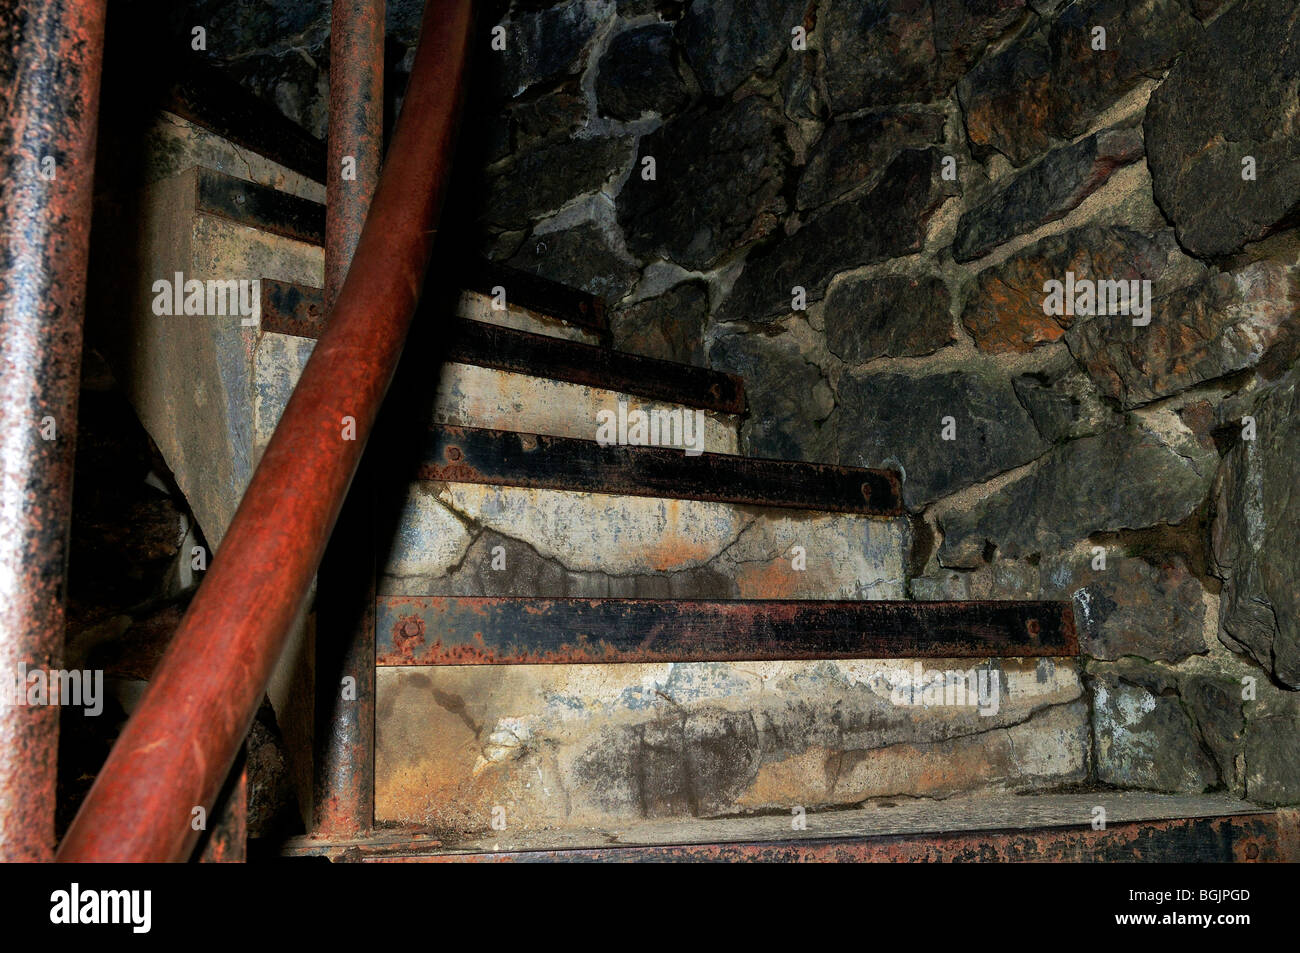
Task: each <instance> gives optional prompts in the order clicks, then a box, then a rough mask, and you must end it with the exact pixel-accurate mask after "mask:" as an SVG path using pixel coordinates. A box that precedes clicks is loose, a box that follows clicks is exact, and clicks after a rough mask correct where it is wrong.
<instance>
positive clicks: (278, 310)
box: [261, 278, 745, 414]
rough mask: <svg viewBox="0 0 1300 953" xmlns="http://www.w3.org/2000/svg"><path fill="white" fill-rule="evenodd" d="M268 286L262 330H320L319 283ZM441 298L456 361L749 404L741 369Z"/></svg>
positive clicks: (431, 316)
mask: <svg viewBox="0 0 1300 953" xmlns="http://www.w3.org/2000/svg"><path fill="white" fill-rule="evenodd" d="M261 288H262V329H263V330H266V331H278V332H279V333H281V334H293V335H297V336H298V337H307V338H314V337H319V336H320V333H321V331H322V330H324V320H323V319H324V314H325V297H324V293H323V292H322V291H321V290H320V289H318V288H309V287H307V286H306V285H297V284H293V283H292V282H289V281H279V280H277V279H274V278H263V279H262V280H261ZM435 306H436V305H433V304H430V303H429V302H422V303H421V307H420V311H419V314H420V316H421V317H424V318H426V319H427V320H430V321H438V322H440V323H442V324H446V325H448V330H449V332H450V333H449V335H448V341H447V350H446V352H445V354H444V355H443V357H444V359H445V360H446V361H447V362H449V363H455V364H473V365H475V366H477V367H490V368H494V369H496V370H499V371H510V372H512V373H515V374H528V375H530V376H532V377H544V378H547V379H548V380H556V381H568V382H569V383H572V384H585V385H586V386H588V387H598V388H601V389H604V390H611V391H617V392H619V393H623V394H633V395H636V396H638V397H646V398H649V399H651V400H660V401H664V402H665V403H669V404H679V405H681V406H683V407H699V408H701V409H703V410H713V411H717V412H718V413H724V414H743V413H744V412H745V384H744V381H742V380H741V379H740V378H739V377H737V376H736V375H734V374H726V373H723V372H722V371H715V370H711V369H709V368H707V367H695V366H694V365H691V364H679V363H676V362H675V361H661V360H659V359H657V358H653V357H642V356H641V355H640V354H629V353H626V352H624V351H612V350H610V349H609V348H604V347H596V346H594V345H591V344H583V343H581V342H579V341H568V340H565V339H564V338H557V337H551V336H549V335H545V334H533V333H532V332H530V331H520V330H517V329H515V328H507V327H501V326H500V325H495V324H487V323H485V322H483V321H468V320H461V319H457V320H455V321H454V322H448V321H446V315H438V314H435V313H431V311H430V310H428V309H431V308H432V307H435Z"/></svg>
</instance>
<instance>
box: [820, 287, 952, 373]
mask: <svg viewBox="0 0 1300 953" xmlns="http://www.w3.org/2000/svg"><path fill="white" fill-rule="evenodd" d="M949 300H950V299H949V295H948V286H947V285H945V284H944V283H943V281H942V280H941V279H939V278H934V277H909V276H907V275H887V276H885V277H883V278H849V279H847V280H844V281H841V282H840V283H839V284H836V285H833V286H832V287H831V289H830V291H829V293H828V294H827V295H826V304H825V307H824V309H823V311H822V315H823V320H824V321H825V323H826V345H827V347H829V348H830V350H831V353H832V354H834V355H835V356H836V357H838V358H840V360H842V361H846V362H847V363H849V364H863V363H865V362H867V361H870V360H873V359H875V358H878V357H917V356H920V355H922V354H930V353H932V352H934V351H937V350H939V348H941V347H944V346H946V345H948V344H951V343H952V342H953V341H955V340H956V335H955V334H954V333H953V326H952V314H951V313H950V312H949V310H948V306H949Z"/></svg>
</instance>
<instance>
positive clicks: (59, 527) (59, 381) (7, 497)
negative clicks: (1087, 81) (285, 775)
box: [0, 0, 104, 861]
mask: <svg viewBox="0 0 1300 953" xmlns="http://www.w3.org/2000/svg"><path fill="white" fill-rule="evenodd" d="M103 52H104V0H11V2H8V3H4V4H0V76H4V77H5V79H4V84H5V86H6V87H7V88H6V89H5V92H4V97H5V116H4V120H3V122H0V140H2V141H0V163H3V165H2V166H0V693H2V694H0V861H32V860H37V861H39V860H48V859H49V858H50V856H51V854H52V852H53V848H54V798H55V788H56V781H57V768H58V732H59V708H58V706H57V704H53V703H52V702H53V699H52V698H49V700H48V702H46V703H40V704H28V697H27V691H28V687H29V682H28V675H29V673H31V675H32V677H34V678H36V679H37V680H40V679H44V678H46V677H47V676H45V675H42V674H40V673H41V671H42V670H43V671H45V672H48V671H49V670H52V669H55V668H57V667H58V666H59V665H60V664H61V658H62V654H63V634H64V599H65V588H66V585H65V576H66V572H67V565H68V526H69V521H70V519H71V515H72V466H73V456H74V450H75V442H76V434H77V391H78V389H79V384H80V376H81V334H82V318H83V316H84V315H83V311H84V308H85V288H86V257H87V249H88V247H89V243H90V211H91V197H92V196H91V189H92V185H93V179H94V166H95V133H96V123H97V121H98V113H99V80H100V67H101V65H102V62H103ZM47 698H48V696H47Z"/></svg>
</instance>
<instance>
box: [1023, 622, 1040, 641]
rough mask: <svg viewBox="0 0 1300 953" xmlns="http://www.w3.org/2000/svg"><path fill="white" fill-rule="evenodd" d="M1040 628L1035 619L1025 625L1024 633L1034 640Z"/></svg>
mask: <svg viewBox="0 0 1300 953" xmlns="http://www.w3.org/2000/svg"><path fill="white" fill-rule="evenodd" d="M1042 628H1043V627H1042V626H1041V625H1039V624H1038V620H1037V619H1030V620H1028V621H1027V622H1026V623H1025V631H1027V632H1028V633H1029V634H1030V635H1031V636H1033V637H1034V638H1038V633H1039V632H1041V631H1042Z"/></svg>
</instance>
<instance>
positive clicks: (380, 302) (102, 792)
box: [56, 0, 472, 861]
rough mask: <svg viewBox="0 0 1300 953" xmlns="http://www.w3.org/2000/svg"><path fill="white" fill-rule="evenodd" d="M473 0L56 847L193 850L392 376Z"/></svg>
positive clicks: (455, 19) (88, 854) (428, 44)
mask: <svg viewBox="0 0 1300 953" xmlns="http://www.w3.org/2000/svg"><path fill="white" fill-rule="evenodd" d="M471 20H472V11H471V0H429V2H428V3H427V4H426V6H425V12H424V23H423V25H422V27H421V32H420V44H419V49H418V52H417V54H416V59H415V66H414V68H413V69H412V72H411V78H410V82H409V86H408V88H407V91H406V97H405V101H404V103H403V106H402V113H401V116H400V118H399V120H398V124H397V129H396V131H395V132H394V134H393V140H392V144H391V146H390V147H389V152H388V156H387V159H386V161H385V164H384V168H383V172H382V174H381V176H380V180H379V186H378V188H377V189H376V191H375V196H374V200H373V201H372V203H371V206H370V213H369V215H368V216H367V218H366V224H365V228H364V229H363V231H362V233H361V238H360V240H359V241H358V243H357V248H356V253H355V255H354V256H353V259H352V267H351V269H350V270H349V272H348V276H347V279H346V281H345V282H344V284H343V287H342V289H341V290H340V292H339V296H338V301H337V302H336V303H335V305H334V308H333V310H332V312H331V317H330V320H329V324H328V327H327V328H326V331H325V333H324V334H323V335H322V336H321V338H320V340H319V341H318V342H317V344H316V348H315V350H314V351H313V353H312V356H311V359H310V360H309V361H308V363H307V366H306V367H305V368H304V369H303V373H302V378H301V379H300V380H299V382H298V386H297V388H295V390H294V392H293V396H292V397H291V398H290V400H289V403H288V405H287V406H286V407H285V410H284V414H283V416H282V417H281V419H280V423H279V426H278V427H277V428H276V431H275V434H274V435H273V436H272V438H271V442H270V443H269V444H268V445H267V448H266V451H265V452H264V454H263V455H262V460H261V462H260V463H259V464H258V467H257V470H256V472H255V473H254V474H253V479H252V481H251V482H250V484H249V486H248V489H247V491H245V493H244V498H243V500H242V501H241V503H240V505H239V509H238V511H237V512H236V513H235V517H234V519H233V520H232V522H231V524H230V528H229V530H228V531H227V533H226V537H225V540H224V541H223V542H222V545H221V549H220V551H219V552H218V553H217V556H216V559H215V560H214V561H213V564H212V568H211V569H210V570H209V572H208V577H207V579H206V580H205V581H204V583H203V585H202V586H201V587H200V588H199V591H198V593H197V594H196V596H195V598H194V601H193V603H191V605H190V609H189V612H188V613H187V614H186V616H185V619H184V620H183V621H182V622H181V625H180V628H179V629H178V630H177V632H176V635H175V637H174V638H173V640H172V643H171V645H170V646H169V648H168V649H167V652H166V654H165V655H164V656H163V658H162V660H161V661H160V662H159V665H158V668H157V670H156V672H155V673H154V677H153V680H152V681H151V682H150V684H149V688H148V691H147V692H146V693H145V696H144V698H143V699H142V700H141V702H140V705H139V708H138V709H137V710H136V712H135V714H134V716H133V717H132V718H131V720H130V721H129V722H128V723H127V726H126V728H125V729H124V731H123V732H122V735H121V737H120V738H119V739H118V741H117V744H116V745H115V746H114V747H113V750H112V752H111V753H110V754H109V757H108V761H107V762H106V763H105V765H104V768H103V770H102V771H101V772H100V774H99V777H98V778H97V779H96V781H95V784H94V786H93V787H92V788H91V790H90V793H89V794H88V795H87V797H86V800H85V802H84V803H83V804H82V807H81V811H80V812H79V813H78V814H77V817H76V819H75V820H74V821H73V823H72V826H71V828H69V830H68V833H67V836H66V837H65V838H64V840H63V843H62V845H61V846H60V848H59V852H58V855H57V858H56V859H58V860H63V861H167V860H183V859H185V858H186V857H187V856H188V855H189V852H190V851H191V849H192V848H193V845H194V842H195V840H196V838H197V836H198V829H197V820H196V818H198V817H199V813H198V811H197V810H196V809H199V808H202V809H203V811H204V812H206V811H208V810H210V809H211V807H212V802H213V800H214V799H215V797H216V796H217V794H218V791H219V789H220V787H221V785H222V782H223V781H224V780H225V778H226V775H227V773H228V772H229V770H230V767H231V764H232V763H233V761H234V759H235V756H236V754H237V753H238V751H239V746H240V744H241V742H242V741H243V739H244V736H245V734H246V733H247V731H248V729H249V726H250V724H251V723H252V720H253V716H254V714H255V713H256V710H257V707H258V703H259V702H260V701H261V699H262V695H263V693H264V692H265V690H266V685H267V681H268V680H269V678H270V675H271V670H272V668H273V666H274V665H275V662H276V660H277V659H278V658H279V655H280V653H281V651H282V649H283V648H284V643H285V639H286V637H287V634H288V632H289V630H290V626H291V625H292V624H293V622H294V619H295V617H296V616H297V615H298V613H299V611H300V610H301V608H302V605H303V600H304V598H305V597H306V594H307V591H308V587H309V586H310V585H311V580H312V577H313V575H314V574H315V572H316V568H317V565H318V564H319V562H320V558H321V554H322V553H323V551H324V548H325V544H326V541H327V539H328V537H329V534H330V531H331V529H332V528H333V526H334V522H335V520H336V519H337V517H338V514H339V509H340V507H341V505H342V502H343V498H344V496H345V494H346V493H347V489H348V485H349V483H350V482H351V480H352V476H353V474H354V473H355V471H356V468H357V464H358V462H359V461H360V458H361V452H362V449H363V447H364V445H365V441H366V438H367V436H368V435H369V433H370V429H371V426H372V425H373V423H374V419H375V415H376V414H377V413H378V410H379V405H380V402H381V401H382V399H383V396H384V393H385V391H386V390H387V388H388V385H389V383H390V381H391V379H392V376H393V373H394V370H395V368H396V365H397V359H398V357H399V355H400V354H401V351H402V346H403V343H404V342H405V339H406V332H407V329H408V328H409V326H410V322H411V317H412V315H413V314H414V311H415V305H416V302H417V299H418V297H419V293H420V287H421V285H422V283H423V278H424V273H425V269H426V268H427V266H428V262H429V256H430V252H431V249H432V245H433V237H434V234H435V231H436V223H437V220H438V214H439V211H440V209H441V206H442V202H443V198H444V195H445V192H446V183H447V177H448V170H449V166H450V163H451V157H452V147H453V143H454V139H455V129H456V124H457V119H458V114H459V110H460V104H461V101H462V98H463V82H464V73H465V63H466V60H467V58H468V55H469V41H470V34H471Z"/></svg>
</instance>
